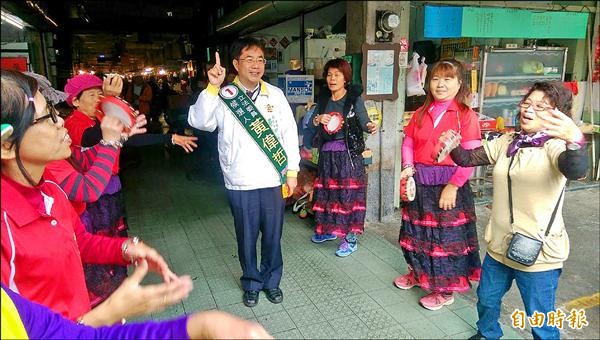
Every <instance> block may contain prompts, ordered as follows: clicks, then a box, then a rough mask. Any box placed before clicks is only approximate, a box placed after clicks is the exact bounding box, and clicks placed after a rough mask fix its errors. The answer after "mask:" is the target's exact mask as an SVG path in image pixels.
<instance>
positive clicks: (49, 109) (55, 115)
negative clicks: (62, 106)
mask: <svg viewBox="0 0 600 340" xmlns="http://www.w3.org/2000/svg"><path fill="white" fill-rule="evenodd" d="M46 112H48V113H47V114H45V115H43V116H41V117H37V118H35V119H34V120H33V123H31V125H33V124H37V123H39V122H41V121H43V120H46V119H48V118H50V119H51V120H52V123H53V124H56V123H58V112H56V109H55V108H54V106H52V105H46Z"/></svg>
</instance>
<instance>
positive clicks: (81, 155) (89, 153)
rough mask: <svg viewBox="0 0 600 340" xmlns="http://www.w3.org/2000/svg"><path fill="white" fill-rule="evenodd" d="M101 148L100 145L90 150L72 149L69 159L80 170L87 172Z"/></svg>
mask: <svg viewBox="0 0 600 340" xmlns="http://www.w3.org/2000/svg"><path fill="white" fill-rule="evenodd" d="M100 147H103V145H102V144H97V145H95V146H93V147H91V148H81V147H75V148H73V149H72V150H73V152H72V153H71V158H72V159H73V160H74V161H75V163H77V165H78V166H79V167H81V169H82V170H84V171H85V170H87V169H89V167H90V166H91V164H92V163H93V162H94V159H95V158H96V155H97V154H98V149H99V148H100Z"/></svg>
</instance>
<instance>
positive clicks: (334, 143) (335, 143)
mask: <svg viewBox="0 0 600 340" xmlns="http://www.w3.org/2000/svg"><path fill="white" fill-rule="evenodd" d="M346 150H347V148H346V142H344V140H343V139H335V140H331V141H328V142H325V143H323V147H322V148H321V151H346Z"/></svg>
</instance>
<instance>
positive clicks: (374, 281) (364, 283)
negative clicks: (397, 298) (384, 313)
mask: <svg viewBox="0 0 600 340" xmlns="http://www.w3.org/2000/svg"><path fill="white" fill-rule="evenodd" d="M352 280H353V281H354V282H356V283H357V284H358V286H359V287H360V288H362V290H364V291H365V292H369V291H373V290H378V289H381V288H384V287H385V286H386V285H385V284H384V283H383V282H381V280H379V279H378V278H376V277H373V275H367V276H359V277H352Z"/></svg>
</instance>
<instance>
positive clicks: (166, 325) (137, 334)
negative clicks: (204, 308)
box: [2, 284, 190, 339]
mask: <svg viewBox="0 0 600 340" xmlns="http://www.w3.org/2000/svg"><path fill="white" fill-rule="evenodd" d="M2 290H4V291H5V292H6V293H7V294H8V296H9V297H10V299H11V300H12V301H13V303H14V304H15V306H16V307H17V311H18V312H19V316H20V317H21V321H22V322H23V326H25V330H26V331H27V334H28V336H29V339H189V338H190V337H189V335H188V334H187V316H183V317H180V318H178V319H174V320H169V321H160V322H154V321H145V322H135V323H128V324H125V325H120V324H118V325H113V326H104V327H98V328H93V327H90V326H85V325H77V324H75V323H74V322H73V321H71V320H68V319H65V318H64V317H63V316H61V315H60V314H58V313H55V312H53V311H51V310H50V309H48V308H47V307H45V306H43V305H40V304H37V303H35V302H31V301H29V300H26V299H25V298H23V297H22V296H20V295H19V294H17V293H15V292H13V291H11V290H10V289H8V288H7V287H6V286H5V285H4V284H2Z"/></svg>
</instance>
